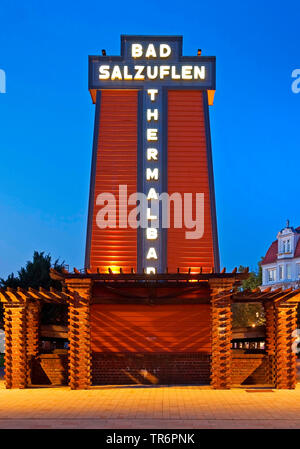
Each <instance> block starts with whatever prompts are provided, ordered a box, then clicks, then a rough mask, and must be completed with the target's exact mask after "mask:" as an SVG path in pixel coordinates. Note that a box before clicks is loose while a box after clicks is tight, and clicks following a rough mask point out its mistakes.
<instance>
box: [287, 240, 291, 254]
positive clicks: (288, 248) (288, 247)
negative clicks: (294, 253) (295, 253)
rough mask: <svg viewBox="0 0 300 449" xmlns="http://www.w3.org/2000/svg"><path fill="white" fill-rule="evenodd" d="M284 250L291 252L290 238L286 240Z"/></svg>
mask: <svg viewBox="0 0 300 449" xmlns="http://www.w3.org/2000/svg"><path fill="white" fill-rule="evenodd" d="M286 252H287V253H290V252H291V241H290V239H289V240H287V241H286Z"/></svg>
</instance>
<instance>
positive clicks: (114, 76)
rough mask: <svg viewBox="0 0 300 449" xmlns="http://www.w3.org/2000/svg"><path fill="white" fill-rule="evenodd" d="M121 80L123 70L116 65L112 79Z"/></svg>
mask: <svg viewBox="0 0 300 449" xmlns="http://www.w3.org/2000/svg"><path fill="white" fill-rule="evenodd" d="M116 78H117V79H118V80H121V79H122V74H121V70H120V67H119V66H118V65H115V66H114V68H113V71H112V73H111V79H112V80H115V79H116Z"/></svg>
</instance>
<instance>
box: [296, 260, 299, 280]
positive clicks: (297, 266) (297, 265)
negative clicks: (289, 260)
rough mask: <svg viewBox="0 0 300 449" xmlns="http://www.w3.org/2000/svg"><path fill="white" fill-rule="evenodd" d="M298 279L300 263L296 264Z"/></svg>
mask: <svg viewBox="0 0 300 449" xmlns="http://www.w3.org/2000/svg"><path fill="white" fill-rule="evenodd" d="M296 273H297V278H300V263H296Z"/></svg>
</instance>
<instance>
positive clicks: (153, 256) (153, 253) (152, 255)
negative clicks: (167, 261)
mask: <svg viewBox="0 0 300 449" xmlns="http://www.w3.org/2000/svg"><path fill="white" fill-rule="evenodd" d="M147 259H148V260H150V259H155V260H157V254H156V250H155V248H153V246H151V248H149V251H148V253H147Z"/></svg>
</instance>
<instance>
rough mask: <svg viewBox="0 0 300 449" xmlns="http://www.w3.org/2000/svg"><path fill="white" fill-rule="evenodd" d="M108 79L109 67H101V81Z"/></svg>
mask: <svg viewBox="0 0 300 449" xmlns="http://www.w3.org/2000/svg"><path fill="white" fill-rule="evenodd" d="M108 78H109V65H100V67H99V80H108Z"/></svg>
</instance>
